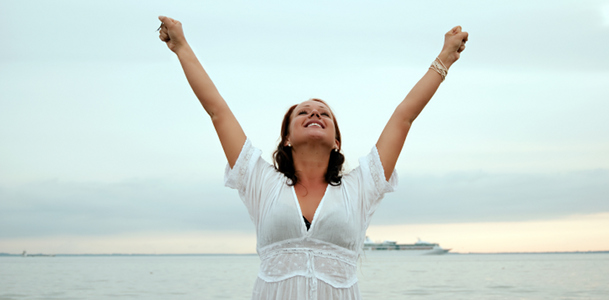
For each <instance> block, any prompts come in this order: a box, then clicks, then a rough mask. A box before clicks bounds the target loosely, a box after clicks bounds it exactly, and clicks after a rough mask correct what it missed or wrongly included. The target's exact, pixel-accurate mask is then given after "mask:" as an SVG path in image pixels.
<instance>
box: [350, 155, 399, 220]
mask: <svg viewBox="0 0 609 300" xmlns="http://www.w3.org/2000/svg"><path fill="white" fill-rule="evenodd" d="M359 172H360V174H359V175H360V197H361V201H362V208H363V210H364V217H365V219H366V220H365V221H366V222H365V224H366V227H367V226H368V224H369V223H370V217H372V214H373V213H374V211H376V208H377V207H378V204H379V203H380V202H381V199H383V196H384V195H385V193H389V192H393V191H394V190H395V188H396V187H397V184H398V174H397V172H396V171H395V169H394V170H393V173H392V174H391V177H390V178H389V181H387V180H385V171H384V169H383V164H382V163H381V158H380V156H379V153H378V149H377V148H376V146H374V147H373V148H372V150H371V151H370V153H369V154H368V155H366V156H364V157H362V158H360V159H359Z"/></svg>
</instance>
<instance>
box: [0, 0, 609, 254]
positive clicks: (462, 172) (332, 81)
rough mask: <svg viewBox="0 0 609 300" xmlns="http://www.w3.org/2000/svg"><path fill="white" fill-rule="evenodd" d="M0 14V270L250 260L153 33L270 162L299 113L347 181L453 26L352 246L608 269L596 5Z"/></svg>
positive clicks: (608, 31)
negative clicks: (318, 113)
mask: <svg viewBox="0 0 609 300" xmlns="http://www.w3.org/2000/svg"><path fill="white" fill-rule="evenodd" d="M418 2H420V3H413V2H412V1H383V0H381V1H374V2H372V1H337V0H332V1H312V2H306V3H305V2H299V3H291V2H290V3H289V2H286V1H259V2H253V1H231V0H228V1H172V2H169V1H61V0H59V1H52V2H51V1H30V0H25V1H7V0H0V16H1V18H0V26H1V27H2V28H3V29H4V30H3V40H2V47H0V252H4V253H21V252H22V251H23V250H27V251H28V252H30V253H253V252H255V232H254V226H253V224H252V223H251V221H250V218H249V217H248V215H247V212H246V209H245V207H244V205H243V204H242V203H241V200H240V199H239V197H238V194H237V192H236V191H234V190H230V189H228V188H226V187H224V186H223V175H224V168H225V165H226V160H225V157H224V154H223V152H222V149H221V147H220V144H219V141H218V139H217V136H216V134H215V132H214V130H213V127H212V125H211V122H210V120H209V117H208V116H207V114H206V113H205V111H204V110H203V109H202V108H201V106H200V104H199V103H198V101H197V99H196V97H195V96H194V94H193V93H192V91H191V90H190V88H189V86H188V83H187V82H186V79H185V78H184V75H183V73H182V70H181V68H180V65H179V63H178V61H177V58H176V56H175V55H174V54H173V53H172V52H171V51H169V50H168V49H167V47H166V46H165V44H164V43H162V42H161V41H160V40H159V39H158V33H157V32H155V30H156V29H157V28H158V26H159V24H160V22H159V21H158V19H157V16H159V15H166V16H170V17H173V18H176V19H178V20H180V21H181V22H182V23H183V26H184V31H185V34H186V37H187V40H188V41H189V43H190V44H191V46H192V47H193V49H194V50H195V53H196V54H197V56H198V57H199V59H200V60H201V62H202V63H203V65H204V67H205V68H206V70H207V71H208V73H209V74H210V76H211V77H212V79H213V80H214V82H215V83H216V85H217V87H218V89H219V91H220V93H221V94H222V95H223V97H224V98H225V99H226V101H227V102H228V104H229V106H230V107H231V109H232V110H233V112H234V113H235V115H236V116H237V118H238V120H239V121H240V123H241V125H242V127H243V128H244V130H245V132H246V134H247V135H248V137H249V138H250V139H251V140H252V142H253V143H254V145H255V146H257V147H259V148H261V149H262V150H263V152H264V154H263V157H264V158H265V159H267V160H268V161H270V157H271V153H272V151H273V148H274V147H276V143H277V142H278V138H279V129H280V124H281V118H282V117H283V114H284V113H285V111H286V110H287V109H288V108H289V107H290V106H291V105H292V104H296V103H300V102H302V101H304V100H307V99H309V98H312V97H315V98H321V99H324V100H326V101H327V102H328V103H329V104H330V106H331V107H332V109H333V110H334V113H335V114H336V117H337V120H338V122H339V124H340V128H341V131H342V137H343V143H342V149H343V152H344V153H345V155H346V157H347V164H346V167H347V170H346V171H348V170H350V169H353V168H355V167H356V166H357V162H358V158H359V157H361V156H364V155H366V154H367V153H368V152H369V151H370V149H371V148H372V147H373V145H374V143H375V142H376V140H377V138H378V136H379V135H380V132H381V131H382V129H383V127H384V125H385V124H386V122H387V120H388V119H389V116H390V115H391V114H392V112H393V110H394V109H395V107H396V106H397V104H398V103H399V102H400V101H401V100H402V99H403V98H404V96H405V95H406V94H407V93H408V91H409V90H410V88H411V87H412V86H413V85H414V84H415V83H416V82H417V80H418V79H419V78H420V77H421V76H422V75H423V74H424V73H425V72H426V71H427V69H428V67H429V65H430V64H431V62H432V61H433V60H434V58H435V57H436V56H437V55H438V54H439V52H440V50H441V48H442V44H443V39H444V33H446V32H447V31H448V30H450V29H451V28H452V27H453V26H456V25H461V26H462V27H463V30H465V31H467V32H469V34H470V36H469V41H468V43H467V49H466V50H465V52H463V53H462V56H461V59H460V60H459V61H458V62H457V63H455V64H454V65H453V66H452V67H451V69H450V71H449V72H448V76H447V78H446V80H445V81H444V82H443V83H442V85H441V87H440V89H439V90H438V92H437V93H436V95H435V96H434V98H433V99H432V101H431V102H430V103H429V105H428V106H427V107H426V108H425V110H424V111H423V113H422V114H421V115H420V116H419V117H418V119H417V120H416V121H415V123H414V125H413V127H412V129H411V131H410V133H409V136H408V138H407V141H406V145H405V147H404V149H403V151H402V154H401V157H400V160H399V161H398V164H397V166H396V170H397V172H398V174H399V182H400V183H399V186H398V189H397V190H396V191H395V192H393V193H391V194H387V195H386V196H385V198H384V200H383V202H382V205H381V206H380V207H379V209H378V210H377V212H376V214H375V216H374V218H373V220H372V223H371V226H370V228H369V230H368V232H367V234H368V235H369V236H370V237H371V238H372V239H373V240H377V241H382V240H397V241H398V242H400V243H411V242H415V241H416V240H417V238H421V239H423V240H425V241H430V242H437V243H440V245H441V246H442V247H445V248H451V249H452V251H453V252H460V253H469V252H526V251H534V252H539V251H599V250H609V125H608V124H607V122H606V115H607V112H608V111H609V103H608V100H609V89H608V88H607V83H608V82H609V56H607V55H606V53H607V49H609V1H492V2H491V1H425V2H423V1H418Z"/></svg>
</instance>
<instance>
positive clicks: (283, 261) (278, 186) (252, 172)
mask: <svg viewBox="0 0 609 300" xmlns="http://www.w3.org/2000/svg"><path fill="white" fill-rule="evenodd" d="M261 154H262V152H261V151H260V150H259V149H257V148H255V147H253V146H252V144H251V142H250V140H249V139H248V140H246V142H245V144H244V145H243V148H242V150H241V153H240V154H239V158H238V159H237V162H236V163H235V165H234V166H233V168H232V169H231V168H230V167H229V166H227V167H226V172H225V178H224V180H225V185H226V186H228V187H230V188H234V189H237V190H238V191H239V196H240V197H241V199H242V200H243V202H244V203H245V205H246V207H247V210H248V212H249V215H250V217H251V219H252V221H253V222H254V225H255V227H256V234H257V245H256V250H257V252H258V255H259V256H260V270H259V272H258V278H257V279H256V283H255V285H254V291H253V294H252V299H291V300H305V299H306V300H314V299H320V300H321V299H361V295H360V292H359V288H358V285H357V276H356V271H357V264H356V263H357V260H358V258H359V255H360V253H361V251H362V248H363V245H364V240H365V234H366V229H367V228H368V225H369V224H370V218H371V216H372V214H373V213H374V211H375V210H376V207H377V205H378V204H379V202H380V200H381V199H382V197H383V195H384V194H385V193H387V192H391V191H393V189H394V187H395V186H396V185H397V174H396V173H395V171H394V173H393V174H392V176H391V178H390V180H389V182H387V181H386V180H385V175H384V171H383V166H382V164H381V161H380V158H379V155H378V151H377V149H376V147H373V148H372V151H371V152H370V154H368V155H367V156H365V157H362V158H360V161H359V162H360V165H359V167H357V168H355V169H354V170H352V171H351V172H349V174H346V175H344V176H343V178H342V183H341V185H339V186H331V185H328V187H327V189H326V192H325V194H324V196H323V198H322V200H321V202H320V203H319V206H318V207H317V210H316V211H315V215H314V217H313V220H312V222H311V227H310V229H309V230H308V231H307V228H306V226H305V223H304V221H303V217H302V212H301V211H300V205H299V204H298V198H297V197H296V192H295V191H294V187H292V186H289V185H287V177H285V176H284V175H283V174H282V173H280V172H278V171H277V170H275V168H274V167H273V166H272V165H271V164H269V163H268V162H266V161H265V160H264V159H262V157H261Z"/></svg>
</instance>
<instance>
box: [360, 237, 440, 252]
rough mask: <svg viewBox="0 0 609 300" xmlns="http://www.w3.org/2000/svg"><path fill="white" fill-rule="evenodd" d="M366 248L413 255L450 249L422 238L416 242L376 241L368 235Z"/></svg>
mask: <svg viewBox="0 0 609 300" xmlns="http://www.w3.org/2000/svg"><path fill="white" fill-rule="evenodd" d="M364 250H373V251H377V250H378V251H404V253H407V254H413V255H440V254H445V253H447V252H448V251H450V249H444V248H442V247H440V245H438V244H437V243H428V242H424V241H421V239H418V241H417V242H416V243H414V244H398V243H397V242H396V241H384V242H382V243H375V242H373V241H372V240H371V239H370V238H369V237H366V241H365V242H364Z"/></svg>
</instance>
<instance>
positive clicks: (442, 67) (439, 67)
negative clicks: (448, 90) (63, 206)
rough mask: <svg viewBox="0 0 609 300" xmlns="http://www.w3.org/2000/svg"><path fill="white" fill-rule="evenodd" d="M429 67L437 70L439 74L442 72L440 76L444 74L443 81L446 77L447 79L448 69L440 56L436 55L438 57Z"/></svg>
mask: <svg viewBox="0 0 609 300" xmlns="http://www.w3.org/2000/svg"><path fill="white" fill-rule="evenodd" d="M429 68H430V69H432V70H434V71H436V72H437V73H438V74H440V76H442V81H444V79H446V74H448V69H447V68H446V66H445V65H444V63H443V62H442V60H440V58H439V57H436V59H434V61H433V62H432V63H431V66H430V67H429Z"/></svg>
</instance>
